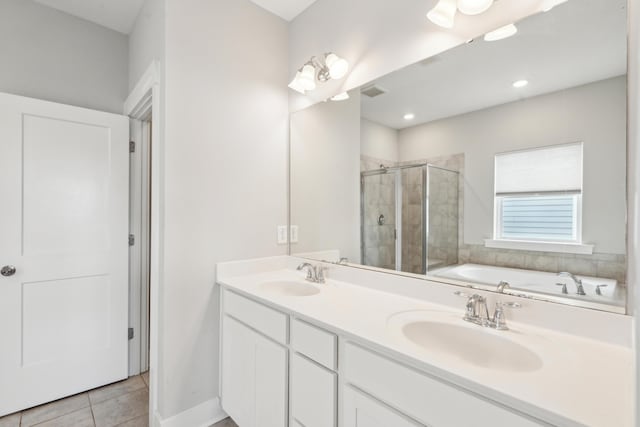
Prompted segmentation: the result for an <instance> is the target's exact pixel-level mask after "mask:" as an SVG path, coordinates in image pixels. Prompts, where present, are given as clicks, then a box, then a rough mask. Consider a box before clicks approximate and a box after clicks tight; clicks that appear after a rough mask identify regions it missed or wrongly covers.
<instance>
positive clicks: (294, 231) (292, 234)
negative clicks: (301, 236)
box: [289, 225, 298, 243]
mask: <svg viewBox="0 0 640 427" xmlns="http://www.w3.org/2000/svg"><path fill="white" fill-rule="evenodd" d="M289 238H290V239H291V243H298V226H297V225H292V226H291V230H289Z"/></svg>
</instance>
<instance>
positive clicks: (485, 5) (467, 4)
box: [458, 0, 493, 15]
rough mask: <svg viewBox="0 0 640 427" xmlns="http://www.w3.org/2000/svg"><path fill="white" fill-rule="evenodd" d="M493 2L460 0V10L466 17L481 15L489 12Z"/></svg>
mask: <svg viewBox="0 0 640 427" xmlns="http://www.w3.org/2000/svg"><path fill="white" fill-rule="evenodd" d="M492 4H493V0H458V10H459V11H460V12H462V13H464V14H465V15H479V14H481V13H484V12H486V11H487V10H489V8H490V7H491V5H492Z"/></svg>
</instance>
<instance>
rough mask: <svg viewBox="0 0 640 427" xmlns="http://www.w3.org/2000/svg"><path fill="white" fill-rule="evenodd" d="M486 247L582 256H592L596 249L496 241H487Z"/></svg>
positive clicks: (587, 246) (581, 245) (572, 245)
mask: <svg viewBox="0 0 640 427" xmlns="http://www.w3.org/2000/svg"><path fill="white" fill-rule="evenodd" d="M484 246H485V247H487V248H494V249H515V250H521V251H536V252H558V253H565V254H580V255H592V254H593V248H594V245H585V244H581V243H556V242H530V241H520V240H496V239H485V241H484Z"/></svg>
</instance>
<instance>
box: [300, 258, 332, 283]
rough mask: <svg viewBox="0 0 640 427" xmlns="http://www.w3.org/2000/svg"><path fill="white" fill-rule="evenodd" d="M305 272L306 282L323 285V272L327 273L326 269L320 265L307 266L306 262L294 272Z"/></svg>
mask: <svg viewBox="0 0 640 427" xmlns="http://www.w3.org/2000/svg"><path fill="white" fill-rule="evenodd" d="M305 269H306V270H307V277H306V280H307V281H309V282H312V283H325V281H326V280H325V271H327V268H326V267H323V266H321V265H317V266H314V265H312V264H309V263H308V262H303V263H302V264H300V265H299V266H298V267H297V268H296V270H298V271H302V270H305Z"/></svg>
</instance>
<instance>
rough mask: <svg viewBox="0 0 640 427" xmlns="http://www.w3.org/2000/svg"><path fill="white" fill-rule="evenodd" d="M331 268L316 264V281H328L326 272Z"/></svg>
mask: <svg viewBox="0 0 640 427" xmlns="http://www.w3.org/2000/svg"><path fill="white" fill-rule="evenodd" d="M328 270H329V267H323V266H321V265H318V266H316V268H315V271H316V283H325V282H326V277H327V276H326V272H327V271H328Z"/></svg>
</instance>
